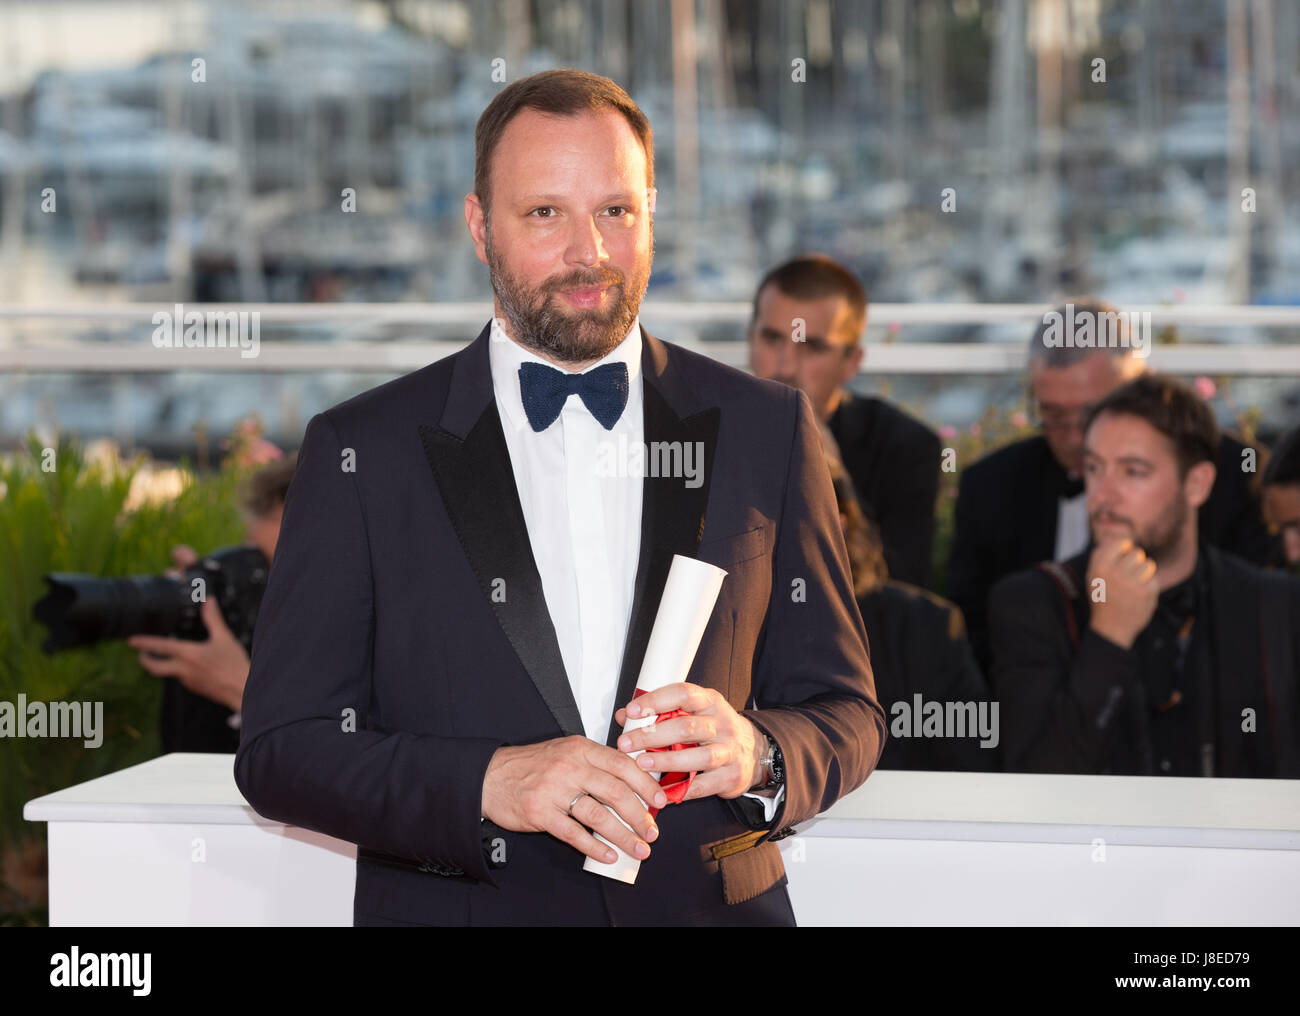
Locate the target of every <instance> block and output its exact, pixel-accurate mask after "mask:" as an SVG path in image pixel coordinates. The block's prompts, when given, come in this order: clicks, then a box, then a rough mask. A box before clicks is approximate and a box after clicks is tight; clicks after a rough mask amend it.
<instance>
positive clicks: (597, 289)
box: [465, 109, 655, 367]
mask: <svg viewBox="0 0 1300 1016" xmlns="http://www.w3.org/2000/svg"><path fill="white" fill-rule="evenodd" d="M491 180H492V183H491V187H492V194H491V201H490V211H489V214H490V221H489V219H488V218H485V217H484V212H483V206H482V204H481V202H480V200H479V197H478V195H474V194H471V195H469V196H467V197H466V199H465V220H466V223H467V224H468V225H469V229H470V233H471V235H472V236H473V237H474V245H475V250H476V252H477V254H478V258H479V260H480V261H482V262H483V263H484V264H486V265H487V266H488V268H489V269H490V271H491V279H492V290H493V292H494V293H495V294H496V304H497V314H498V316H499V317H502V318H504V320H505V324H506V330H507V331H508V333H509V334H510V335H511V337H512V338H513V339H515V341H517V342H519V343H520V344H521V345H523V346H524V347H526V348H528V349H531V350H533V351H534V352H536V353H537V354H538V355H540V356H542V357H544V358H546V359H548V360H551V361H552V362H553V363H559V364H564V365H567V366H579V367H581V366H586V365H589V364H591V363H594V362H596V361H597V360H599V359H600V358H601V357H603V356H605V355H606V354H608V353H609V352H610V351H611V350H612V349H613V348H614V347H615V346H617V345H618V344H619V343H620V342H622V341H623V339H624V337H625V336H626V335H627V333H628V331H629V329H630V328H631V327H632V322H633V321H634V320H635V319H636V315H637V312H638V310H639V309H640V306H641V298H642V297H643V296H644V295H645V290H646V285H647V284H648V283H649V281H650V265H651V261H652V259H653V256H654V233H653V227H652V222H651V215H652V214H653V212H654V195H655V192H654V189H653V188H648V187H647V166H646V159H645V151H644V150H643V149H642V147H641V143H640V141H638V140H637V136H636V134H635V133H634V132H633V130H632V128H631V126H630V125H629V124H628V122H627V121H626V120H625V119H623V117H622V115H621V114H619V113H617V112H614V111H612V110H607V111H602V112H600V113H584V114H582V115H579V116H552V115H548V114H545V113H540V112H538V111H537V110H532V109H525V110H524V111H523V112H521V113H519V114H518V115H517V116H515V117H514V119H512V120H511V121H510V123H509V124H508V125H507V127H506V129H505V131H504V132H503V133H502V135H501V139H500V141H499V142H498V144H497V147H496V150H495V151H494V152H493V155H492V171H491Z"/></svg>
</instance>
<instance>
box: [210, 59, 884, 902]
mask: <svg viewBox="0 0 1300 1016" xmlns="http://www.w3.org/2000/svg"><path fill="white" fill-rule="evenodd" d="M475 144H476V169H475V189H474V193H472V194H470V195H468V196H467V197H466V201H465V217H466V223H467V225H468V228H469V232H470V235H471V237H472V239H473V242H474V248H475V251H476V253H477V255H478V257H479V259H480V260H481V261H483V262H484V263H485V264H486V265H487V266H488V267H489V270H490V275H491V282H492V289H493V292H494V294H495V316H494V318H493V320H492V321H491V322H490V323H488V324H487V325H486V326H485V327H484V328H483V330H482V331H481V332H480V333H479V336H478V338H477V339H475V340H474V341H473V342H471V343H470V344H469V345H468V346H467V347H466V348H465V349H463V350H461V351H460V352H458V353H456V354H454V355H452V356H450V357H448V358H446V359H445V360H441V361H439V362H436V363H433V364H431V365H429V366H427V367H425V368H423V369H421V370H418V371H415V372H414V373H412V374H410V375H407V376H406V377H403V378H399V379H397V380H396V381H393V382H390V383H388V384H386V385H383V386H380V387H379V388H376V389H374V390H372V391H370V392H367V393H364V394H362V395H360V396H358V397H356V398H354V399H352V400H350V401H348V402H345V403H343V404H342V405H339V406H336V407H334V408H333V409H330V410H328V411H326V412H324V413H321V414H319V415H318V416H316V417H314V418H313V419H312V421H311V422H310V424H309V426H308V429H307V433H306V436H305V438H304V441H303V447H302V450H301V452H300V453H299V460H300V464H299V467H298V472H297V474H296V476H295V478H294V482H293V486H292V487H291V489H290V491H289V494H288V498H287V502H286V505H285V510H284V522H283V528H282V534H281V541H280V546H279V548H278V550H277V553H276V558H275V562H274V565H273V567H272V571H271V575H270V579H269V583H268V587H267V591H266V596H265V599H264V601H263V605H262V610H261V616H260V617H259V620H258V626H257V638H256V641H255V644H254V649H253V656H252V672H251V673H250V675H249V680H248V684H247V689H246V692H245V697H244V704H243V717H244V719H243V738H242V741H241V744H240V748H239V752H238V754H237V756H236V760H235V774H236V779H237V781H238V783H239V787H240V789H241V790H242V791H243V793H244V794H245V796H246V797H247V798H248V800H249V801H250V803H252V805H253V806H254V807H255V808H256V809H257V810H258V811H259V812H261V813H262V814H263V815H266V816H268V817H271V818H274V819H278V820H282V821H285V822H289V823H292V824H295V825H299V826H304V827H307V828H312V829H317V830H320V831H323V832H325V833H328V834H331V835H334V836H337V837H340V838H343V839H346V840H350V841H352V842H354V843H356V844H357V845H358V858H357V884H356V896H355V907H354V919H355V921H356V923H357V924H461V925H472V924H534V925H556V924H587V925H624V924H654V925H665V924H673V925H675V924H708V925H740V924H771V925H781V924H785V925H789V924H793V923H794V913H793V909H792V907H791V904H790V900H789V896H788V894H787V891H786V888H785V886H786V877H785V871H784V866H783V864H782V859H781V854H780V851H779V849H778V847H777V845H776V843H775V840H776V839H777V838H779V836H780V835H781V834H783V833H784V832H786V831H788V830H790V829H792V827H793V826H794V825H796V824H797V823H799V822H803V821H806V820H808V819H811V818H812V817H813V816H815V815H816V814H818V813H819V812H821V811H824V810H825V809H826V808H828V807H829V806H830V805H831V804H833V803H834V802H835V801H836V800H837V799H838V798H839V797H841V796H843V795H844V794H846V793H848V792H849V791H851V790H853V789H854V788H856V787H857V786H859V785H860V784H861V783H862V782H863V781H864V780H866V778H867V776H868V775H869V774H870V773H871V771H872V769H873V768H874V766H875V765H876V762H877V761H878V759H879V757H880V754H881V750H882V747H883V743H884V738H885V721H884V713H883V711H882V709H881V708H880V705H879V704H878V702H877V701H876V696H875V691H874V683H873V679H872V673H871V665H870V660H869V657H868V651H867V644H866V636H865V632H864V630H863V625H862V619H861V615H860V614H859V612H858V608H857V605H856V603H855V601H854V597H853V584H852V580H851V578H850V575H849V563H848V555H847V551H846V549H845V545H844V539H843V536H842V535H841V532H840V527H839V524H838V515H837V511H836V502H835V496H834V492H833V489H832V486H831V480H830V476H829V474H828V472H827V468H826V465H825V462H824V460H823V457H822V451H821V447H820V441H819V437H818V433H817V427H816V424H815V420H814V417H813V413H812V409H811V405H810V403H809V401H808V399H807V397H806V396H804V395H802V394H801V393H800V392H798V391H796V390H794V389H791V388H788V387H786V386H785V385H781V384H777V383H771V382H765V381H761V380H757V379H755V378H752V377H750V376H749V375H747V374H744V373H743V372H740V371H737V370H734V369H732V368H729V367H726V366H724V365H721V364H718V363H716V362H714V361H712V360H710V359H708V358H707V357H704V356H702V355H699V354H696V353H693V352H690V351H687V350H685V349H683V348H681V347H678V346H675V345H673V344H670V343H667V342H663V341H661V340H659V339H657V338H655V337H654V336H652V335H650V334H649V333H648V332H647V331H645V329H644V328H642V327H641V325H640V322H639V318H638V312H639V308H640V302H641V298H642V296H643V294H644V292H645V288H646V285H647V282H648V280H649V276H650V266H651V258H652V253H653V234H652V223H651V216H652V214H653V211H654V206H655V198H656V191H655V188H654V178H653V165H654V162H653V158H654V149H653V136H652V133H651V130H650V125H649V123H648V122H647V121H646V118H645V116H644V114H642V112H641V111H640V109H638V108H637V106H636V105H635V103H633V102H632V100H631V99H630V98H629V97H628V96H627V94H626V93H625V92H624V91H623V90H622V89H621V88H619V87H618V86H617V85H616V84H615V83H614V82H612V81H609V80H608V79H605V78H601V77H598V76H596V75H592V74H587V73H585V72H581V71H574V70H557V71H549V72H545V73H543V74H538V75H533V76H531V77H529V78H525V79H523V80H521V81H517V82H515V83H513V84H511V85H509V86H508V87H506V88H505V89H504V90H503V91H502V92H501V93H500V94H499V95H498V96H497V97H496V98H495V99H494V100H493V101H492V103H491V104H490V105H489V106H488V108H487V109H486V110H485V111H484V113H483V115H482V117H481V118H480V120H479V123H478V127H477V130H476V135H475ZM637 448H640V449H643V450H644V451H645V453H646V454H644V455H643V456H642V457H641V466H640V468H639V469H638V468H631V467H633V466H635V458H636V457H635V455H627V456H625V457H624V453H625V452H626V451H627V450H629V449H637ZM665 449H666V450H668V451H669V452H671V453H672V454H671V455H667V454H656V453H657V452H663V451H664V450H665ZM341 462H342V463H343V464H344V466H345V467H346V466H347V464H348V463H350V464H351V468H340V463H341ZM648 462H653V463H654V464H655V465H656V466H660V465H663V464H664V463H665V462H668V463H669V464H671V465H672V466H673V468H669V469H661V468H649V467H648ZM611 467H615V468H611ZM675 554H680V555H683V556H687V557H695V558H698V559H700V560H703V561H707V562H710V563H712V564H714V565H717V566H718V567H721V568H723V569H725V570H726V571H727V573H728V574H727V577H726V579H725V580H724V582H723V586H722V591H721V593H720V595H719V598H718V601H717V604H716V606H715V607H714V610H713V612H712V615H711V617H710V620H709V623H708V626H707V628H706V629H705V632H704V635H703V639H702V641H701V644H700V647H699V650H698V652H697V653H696V655H695V658H694V661H693V664H692V666H691V669H690V672H689V674H688V678H687V680H686V681H685V682H682V683H678V684H672V685H669V686H667V687H664V688H662V689H659V690H657V691H653V692H650V693H649V694H647V695H643V696H641V697H639V698H636V700H635V701H633V698H634V696H633V692H634V690H635V685H636V679H637V675H638V672H639V669H640V665H641V661H642V658H643V656H644V654H645V649H646V644H647V642H648V639H649V635H650V629H651V626H652V624H653V621H654V618H655V614H656V611H657V610H658V606H659V601H660V598H661V596H662V593H663V588H664V583H665V579H666V577H667V574H668V569H669V566H670V564H671V562H672V558H673V556H674V555H675ZM664 714H676V715H673V716H671V717H664ZM629 715H631V716H633V717H635V716H637V715H642V716H650V715H658V716H660V717H661V720H660V722H658V723H657V724H654V725H652V726H650V727H646V728H643V729H641V730H638V731H636V732H635V733H631V734H627V735H623V736H620V732H621V730H622V726H623V723H624V721H625V720H626V719H627V717H628V716H629ZM640 749H652V750H648V751H645V752H644V753H641V754H639V756H638V757H637V758H636V759H635V760H634V759H633V758H632V757H630V755H629V754H628V753H629V752H637V751H638V750H640ZM665 772H694V773H696V776H695V777H694V779H693V781H692V782H691V783H690V785H689V789H688V790H687V792H686V794H685V796H684V797H683V798H682V799H681V800H680V801H678V802H676V803H672V804H667V799H666V796H665V794H664V791H663V790H662V789H661V788H660V787H659V785H658V784H657V783H656V782H655V780H654V776H657V775H660V774H662V773H665ZM665 805H666V806H665ZM652 808H662V810H659V811H658V812H657V814H656V813H655V812H654V811H653V810H652ZM597 833H598V834H600V835H601V836H603V837H605V839H607V840H608V841H610V842H611V843H613V844H616V845H617V846H619V847H620V848H622V849H623V850H624V851H626V852H628V853H629V854H632V855H633V856H636V857H639V858H641V859H642V862H643V863H642V865H641V870H640V873H639V876H638V878H637V880H636V882H635V884H630V885H629V884H624V883H623V882H619V881H615V880H612V879H607V878H604V877H601V876H600V875H597V874H593V873H591V872H588V871H585V870H584V866H583V861H584V856H585V857H590V858H595V859H597V860H609V859H611V858H612V852H611V851H610V850H609V847H608V846H607V845H606V844H603V843H601V842H600V841H599V840H598V839H597V838H596V837H595V835H594V834H597Z"/></svg>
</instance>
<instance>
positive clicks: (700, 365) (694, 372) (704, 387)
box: [659, 339, 800, 412]
mask: <svg viewBox="0 0 1300 1016" xmlns="http://www.w3.org/2000/svg"><path fill="white" fill-rule="evenodd" d="M659 341H660V342H663V344H664V348H665V349H666V350H667V353H668V362H669V363H670V364H671V366H672V369H673V370H675V371H678V372H679V373H680V374H681V376H682V377H683V378H685V379H686V380H688V381H689V382H690V385H691V387H692V388H693V389H695V390H696V391H697V392H699V393H700V394H701V395H703V396H705V397H712V398H716V399H719V400H721V401H730V400H738V401H745V402H750V403H754V402H757V403H759V404H760V405H762V404H767V405H768V406H770V407H772V408H777V407H783V408H785V410H786V411H787V412H789V411H790V410H791V407H793V406H794V405H796V404H797V401H798V398H799V394H800V393H799V390H798V389H797V388H792V387H790V386H789V385H787V384H782V383H781V382H780V381H768V380H766V379H764V378H759V377H755V376H754V375H753V374H750V373H749V372H748V371H745V370H741V369H740V368H738V367H732V366H731V365H730V364H726V363H723V362H722V361H720V360H715V359H713V358H712V357H711V356H708V355H707V354H705V353H701V352H698V351H697V350H694V349H687V348H686V347H685V346H679V345H677V344H676V343H674V342H667V341H665V340H663V339H660V340H659Z"/></svg>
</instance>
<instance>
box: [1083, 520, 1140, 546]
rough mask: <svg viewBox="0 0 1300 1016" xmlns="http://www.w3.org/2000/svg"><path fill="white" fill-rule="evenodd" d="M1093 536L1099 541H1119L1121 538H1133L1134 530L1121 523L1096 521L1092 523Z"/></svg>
mask: <svg viewBox="0 0 1300 1016" xmlns="http://www.w3.org/2000/svg"><path fill="white" fill-rule="evenodd" d="M1092 538H1093V540H1094V541H1095V542H1097V543H1118V542H1119V541H1120V540H1131V539H1132V538H1133V530H1132V528H1131V527H1129V526H1126V525H1123V524H1121V523H1116V522H1108V523H1104V524H1103V523H1100V522H1094V523H1093V525H1092Z"/></svg>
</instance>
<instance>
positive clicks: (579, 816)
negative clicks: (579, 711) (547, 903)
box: [483, 735, 668, 863]
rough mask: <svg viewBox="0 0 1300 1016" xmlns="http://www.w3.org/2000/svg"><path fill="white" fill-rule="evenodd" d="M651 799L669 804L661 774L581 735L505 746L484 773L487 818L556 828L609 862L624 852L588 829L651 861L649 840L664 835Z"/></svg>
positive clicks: (514, 825)
mask: <svg viewBox="0 0 1300 1016" xmlns="http://www.w3.org/2000/svg"><path fill="white" fill-rule="evenodd" d="M580 794H581V795H583V796H581V797H579V798H578V800H577V801H574V800H573V799H574V798H575V797H578V795H580ZM645 801H651V802H653V803H654V805H655V807H657V808H662V807H664V806H665V805H666V804H667V803H668V798H667V796H666V795H665V794H664V792H663V791H662V790H660V789H659V784H658V783H656V782H655V780H654V777H652V776H650V775H649V774H648V773H646V772H645V771H644V770H643V769H640V768H638V767H637V764H636V763H635V762H634V761H632V759H630V758H628V757H627V756H626V755H624V754H623V753H622V752H621V751H615V750H614V749H613V748H608V747H606V746H605V745H603V744H597V743H596V742H595V741H592V740H590V739H588V738H586V737H579V736H576V735H575V736H573V737H560V738H556V739H554V740H551V741H541V742H539V743H537V744H529V745H523V746H519V747H507V748H498V749H497V750H496V752H495V753H494V754H493V756H492V760H491V761H490V762H489V763H488V768H487V773H486V775H485V776H484V778H483V817H484V818H487V819H490V820H491V821H493V822H495V823H496V824H497V825H499V826H500V827H501V828H503V829H510V830H513V831H515V832H524V833H534V832H536V833H549V834H550V835H552V836H554V837H555V838H556V839H557V840H563V841H564V842H565V843H567V844H569V846H571V847H574V848H575V849H577V850H579V851H581V852H582V853H584V854H586V855H587V856H588V857H590V858H591V859H592V860H595V861H604V862H607V863H608V862H612V861H614V860H615V859H616V857H617V855H616V854H615V853H614V851H612V850H610V849H609V847H607V846H605V844H603V843H601V842H600V841H599V840H597V839H596V838H595V837H594V836H592V835H591V833H589V832H588V831H587V830H588V829H591V830H594V831H595V832H598V833H600V835H602V836H603V837H605V839H607V840H609V842H610V843H613V844H616V845H617V846H618V847H619V849H621V850H622V851H623V852H624V853H626V854H628V855H629V856H631V857H639V858H641V859H643V860H644V859H645V858H647V857H649V856H650V846H649V841H650V840H653V839H654V838H655V837H657V836H658V835H659V830H658V828H657V827H656V826H655V822H654V818H653V816H651V814H650V813H649V812H648V811H647V810H646V806H645V804H644V803H643V802H645ZM570 802H573V813H572V815H570V813H569V804H570ZM605 805H609V807H610V808H613V809H614V811H616V812H617V813H618V814H619V815H620V816H621V817H622V819H623V822H626V823H627V825H624V824H623V822H620V821H619V820H618V819H617V818H615V817H614V816H613V815H612V814H610V812H609V810H608V809H607V808H606V807H605ZM629 826H630V827H631V828H629ZM584 827H585V828H584ZM638 833H639V834H640V835H639V836H638Z"/></svg>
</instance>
